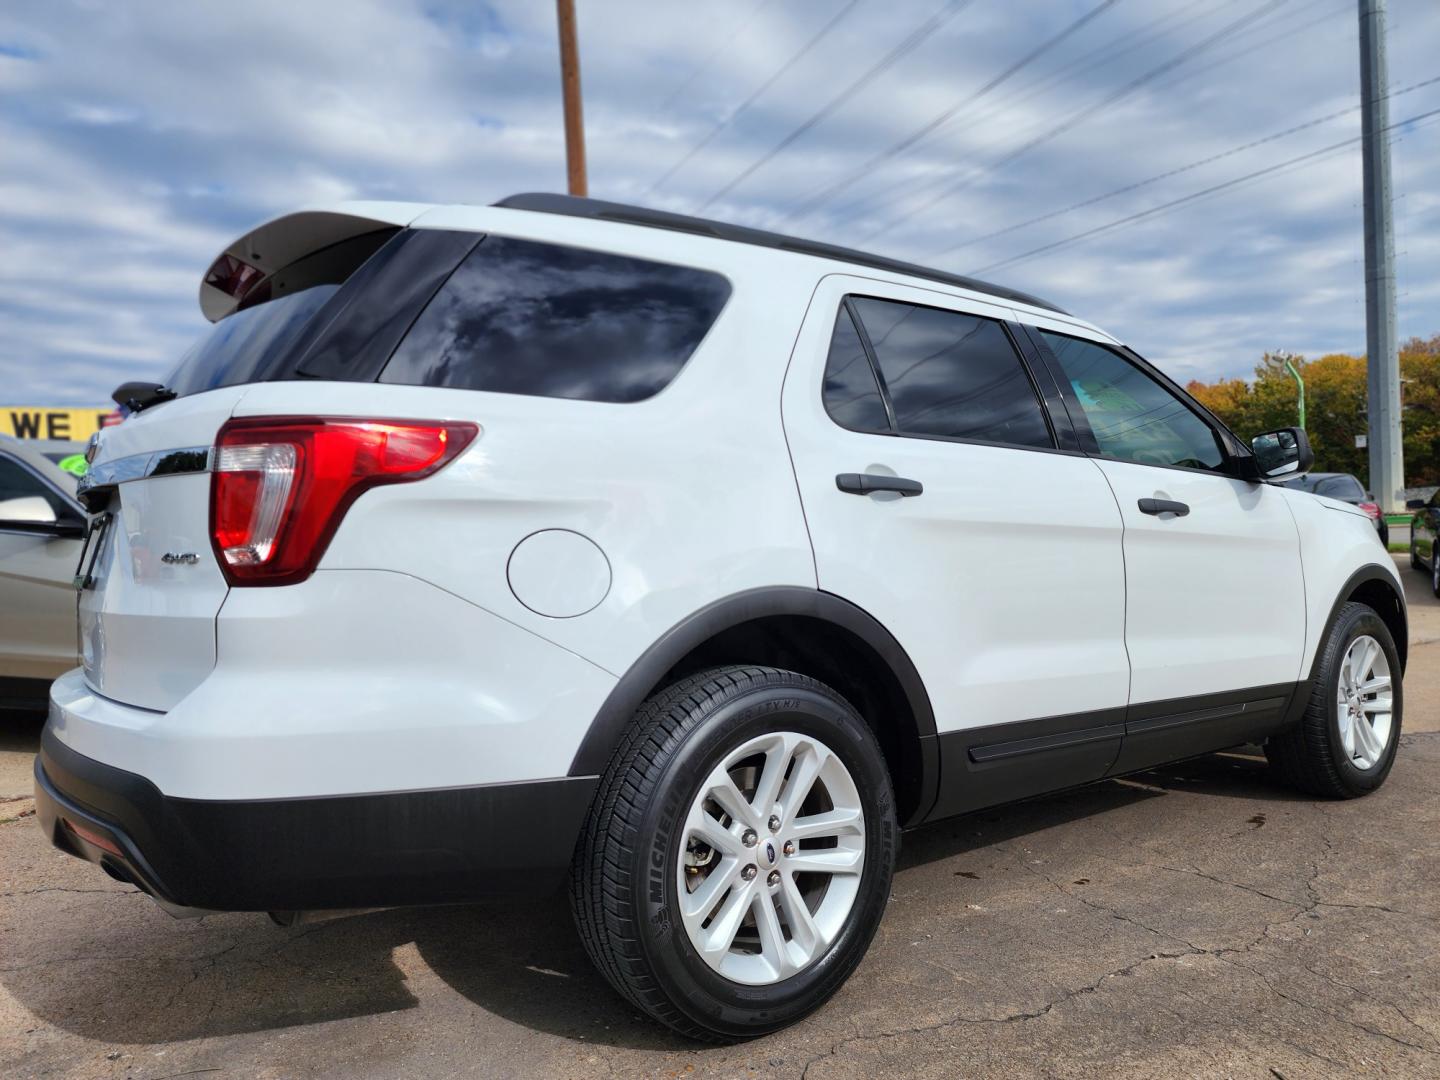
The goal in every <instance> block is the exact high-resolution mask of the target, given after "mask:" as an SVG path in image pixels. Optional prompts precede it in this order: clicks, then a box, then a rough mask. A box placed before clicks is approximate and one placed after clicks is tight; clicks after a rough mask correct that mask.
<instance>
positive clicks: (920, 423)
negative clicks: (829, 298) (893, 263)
mask: <svg viewBox="0 0 1440 1080" xmlns="http://www.w3.org/2000/svg"><path fill="white" fill-rule="evenodd" d="M851 303H852V304H853V305H854V311H855V313H856V314H857V315H858V316H859V318H860V323H861V325H862V326H863V327H864V329H865V334H866V336H867V337H868V339H869V342H870V346H871V348H872V349H873V351H874V357H875V363H876V366H877V367H878V368H879V371H880V377H881V379H882V381H883V383H884V391H883V392H884V393H887V394H888V395H889V398H890V403H891V406H892V408H893V409H894V412H895V427H896V429H897V430H898V431H899V432H900V433H901V434H903V435H920V436H927V437H931V438H945V439H965V440H973V441H976V442H989V443H1004V444H1009V445H1014V446H1029V447H1040V448H1045V449H1050V448H1053V447H1054V445H1055V443H1054V440H1053V439H1052V438H1051V436H1050V428H1049V426H1048V425H1047V424H1046V422H1045V414H1044V411H1043V407H1042V406H1041V404H1040V398H1039V396H1038V395H1037V394H1036V392H1035V387H1034V385H1033V384H1032V383H1031V382H1030V376H1029V374H1028V373H1027V372H1026V371H1025V366H1024V363H1023V362H1022V361H1021V359H1020V355H1019V354H1018V353H1017V352H1016V351H1015V348H1014V346H1013V345H1011V344H1010V338H1009V336H1008V335H1007V334H1006V333H1005V328H1004V327H1003V326H1002V325H1001V324H1000V323H998V322H996V321H995V320H994V319H986V318H981V317H979V316H976V315H965V314H961V313H960V312H957V311H947V310H944V309H942V308H931V307H923V306H921V305H919V304H906V303H899V302H896V301H893V300H876V299H873V298H869V297H854V298H852V300H851ZM842 318H843V312H842ZM837 336H838V335H837ZM831 358H832V362H833V361H834V359H835V351H834V348H833V347H832V352H831ZM854 366H855V367H856V368H858V366H859V365H858V364H856V365H854ZM857 377H858V376H857ZM827 379H828V371H827ZM832 415H834V414H833V412H832ZM846 426H849V425H846Z"/></svg>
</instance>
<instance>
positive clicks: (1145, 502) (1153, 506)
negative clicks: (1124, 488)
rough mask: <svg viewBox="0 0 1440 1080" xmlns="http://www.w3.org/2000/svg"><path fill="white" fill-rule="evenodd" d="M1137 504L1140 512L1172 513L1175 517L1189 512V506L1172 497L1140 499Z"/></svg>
mask: <svg viewBox="0 0 1440 1080" xmlns="http://www.w3.org/2000/svg"><path fill="white" fill-rule="evenodd" d="M1138 505H1139V507H1140V513H1142V514H1174V515H1175V516H1176V517H1184V516H1185V515H1186V514H1188V513H1190V507H1189V506H1187V505H1186V504H1185V503H1182V502H1176V501H1175V500H1174V499H1141V500H1140V502H1139V504H1138Z"/></svg>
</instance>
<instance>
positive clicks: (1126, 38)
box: [833, 0, 1239, 236]
mask: <svg viewBox="0 0 1440 1080" xmlns="http://www.w3.org/2000/svg"><path fill="white" fill-rule="evenodd" d="M1204 2H1205V0H1195V2H1194V3H1192V4H1191V5H1190V6H1189V7H1188V8H1185V9H1182V10H1181V11H1172V12H1170V13H1169V14H1167V15H1163V16H1161V17H1160V18H1158V19H1155V20H1153V21H1151V22H1149V23H1145V24H1143V25H1141V26H1138V27H1135V28H1134V29H1131V30H1127V31H1125V32H1124V33H1122V34H1120V35H1119V36H1118V37H1116V38H1114V39H1112V40H1111V41H1109V42H1107V43H1105V44H1104V45H1102V46H1100V47H1099V48H1096V49H1091V50H1090V51H1088V52H1086V53H1083V54H1081V55H1080V56H1078V57H1076V58H1075V59H1073V60H1071V61H1070V62H1069V63H1066V64H1062V65H1061V66H1060V67H1058V68H1056V69H1055V70H1054V71H1052V72H1051V73H1050V74H1049V75H1047V76H1044V77H1042V78H1040V79H1038V80H1036V81H1035V82H1032V83H1031V84H1030V85H1029V86H1028V87H1026V88H1024V89H1022V90H1017V91H1016V93H1015V94H1013V95H1010V96H1008V97H1001V98H1000V99H999V100H997V101H995V102H993V103H992V107H991V108H990V109H989V110H987V111H985V112H982V113H981V114H980V115H979V116H974V117H971V118H970V119H969V121H968V122H967V123H964V124H962V125H961V126H960V127H958V128H955V129H954V132H955V133H958V132H960V131H966V130H969V129H970V128H973V127H974V126H975V125H976V124H978V123H981V122H983V121H985V120H987V119H989V118H991V117H994V116H996V115H998V114H999V112H1000V111H1001V110H1002V109H1003V108H1004V107H1005V106H1007V105H1012V106H1013V105H1023V104H1024V103H1025V102H1027V101H1031V100H1033V99H1034V98H1035V97H1037V96H1039V95H1040V94H1042V93H1044V92H1045V91H1046V90H1048V89H1049V88H1050V87H1051V86H1053V85H1055V84H1056V83H1057V82H1061V81H1063V80H1064V79H1065V78H1066V76H1068V75H1070V74H1071V73H1072V72H1073V73H1076V74H1078V75H1084V74H1086V73H1088V72H1091V71H1094V70H1095V69H1097V68H1101V67H1105V66H1106V65H1108V64H1111V63H1113V62H1114V61H1116V60H1118V59H1120V58H1121V57H1122V56H1125V55H1126V54H1127V53H1131V52H1134V51H1135V50H1136V49H1141V48H1145V47H1146V46H1148V45H1149V44H1150V43H1151V42H1152V41H1154V40H1155V39H1157V38H1159V37H1161V36H1162V35H1163V34H1165V33H1166V29H1165V27H1166V26H1167V24H1174V26H1172V27H1171V30H1172V31H1173V30H1174V29H1178V28H1179V27H1182V26H1186V25H1188V24H1190V23H1193V22H1196V21H1198V20H1200V19H1203V18H1205V16H1206V15H1209V14H1213V13H1214V12H1215V11H1218V10H1220V9H1222V8H1227V7H1232V6H1234V5H1235V4H1236V3H1238V2H1239V0H1221V2H1220V3H1219V4H1218V5H1216V6H1213V7H1210V8H1209V9H1207V10H1204V11H1200V12H1198V13H1196V14H1193V15H1189V16H1188V17H1182V16H1184V13H1185V11H1188V10H1192V9H1194V8H1197V7H1202V6H1203V5H1204ZM1177 19H1178V20H1179V22H1176V20H1177ZM1127 42H1128V44H1126V43H1127ZM1087 61H1093V62H1088V63H1087ZM1077 69H1078V70H1077ZM949 179H950V178H949V177H948V176H947V175H945V174H943V173H942V174H940V175H939V176H936V177H931V178H930V179H929V180H922V181H919V182H918V183H917V185H916V188H912V191H911V194H914V192H915V190H916V189H918V190H919V191H922V192H923V191H924V190H926V189H927V188H928V189H933V188H936V187H939V186H942V185H944V184H945V183H947V182H948V181H949ZM869 201H870V196H861V197H860V198H858V199H851V200H850V201H848V202H845V203H841V204H840V205H839V206H837V207H835V208H834V210H833V213H835V214H836V215H838V216H841V217H843V216H845V215H847V214H851V213H854V212H856V211H858V210H860V209H861V208H862V207H864V206H865V204H866V203H867V202H869ZM882 231H883V227H882V228H881V229H876V230H875V231H874V232H872V233H870V234H869V235H870V236H874V235H876V234H878V233H879V232H882Z"/></svg>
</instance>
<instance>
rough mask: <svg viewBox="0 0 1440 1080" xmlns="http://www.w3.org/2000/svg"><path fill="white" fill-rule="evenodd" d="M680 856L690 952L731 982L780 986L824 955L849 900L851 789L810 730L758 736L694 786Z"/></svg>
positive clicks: (853, 869)
mask: <svg viewBox="0 0 1440 1080" xmlns="http://www.w3.org/2000/svg"><path fill="white" fill-rule="evenodd" d="M680 855H681V857H680V859H679V865H678V866H677V867H676V875H677V879H678V880H677V885H678V889H679V892H678V896H679V908H680V916H681V921H682V922H683V923H684V925H685V932H686V934H687V935H688V936H689V939H690V944H691V945H693V946H694V947H695V951H696V952H697V953H699V955H700V956H701V957H702V958H703V959H704V961H705V962H706V964H708V965H709V966H710V967H711V968H713V969H714V970H715V971H717V972H718V973H719V974H721V975H722V976H724V977H725V978H727V979H730V980H732V981H733V982H737V983H744V984H746V985H751V986H765V985H770V984H773V983H777V982H780V981H781V980H783V979H787V978H790V977H791V976H792V975H795V974H798V973H799V972H801V971H803V970H805V969H806V968H808V967H809V966H810V965H812V964H813V963H815V962H816V961H817V960H819V959H820V958H821V957H822V956H824V955H825V952H826V950H827V949H828V948H829V946H830V944H831V943H832V942H833V941H834V940H835V938H836V936H837V935H839V933H840V931H841V929H842V928H843V927H844V925H845V920H846V917H847V916H848V915H849V914H850V910H851V908H852V907H853V906H854V904H855V899H856V896H857V895H858V894H859V890H860V879H861V874H862V871H863V870H864V863H865V812H864V809H863V807H862V805H861V802H860V793H859V791H858V790H857V788H856V786H855V781H854V779H853V778H852V777H851V775H850V772H849V770H848V769H847V768H846V767H845V763H844V762H842V761H841V760H840V758H839V757H838V756H836V754H835V753H834V752H833V751H831V750H830V749H829V747H827V746H826V745H825V744H824V743H823V742H821V741H820V740H818V739H816V738H814V737H813V736H809V735H801V734H798V733H796V732H793V731H781V732H773V733H769V734H766V735H761V736H758V737H756V738H753V739H750V740H749V741H747V742H746V743H744V744H743V745H741V746H740V747H738V748H737V749H735V750H733V751H731V752H730V753H728V754H726V756H725V758H724V760H722V761H721V762H720V764H719V765H717V766H716V767H715V768H714V769H713V770H712V771H711V773H710V775H709V776H708V777H707V778H706V779H705V782H704V783H703V784H701V786H700V790H699V792H698V793H697V794H696V796H695V798H694V801H693V802H692V804H691V806H690V810H689V813H688V814H687V816H686V818H685V825H684V831H683V834H682V836H681V840H680Z"/></svg>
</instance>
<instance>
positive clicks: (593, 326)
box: [380, 236, 730, 402]
mask: <svg viewBox="0 0 1440 1080" xmlns="http://www.w3.org/2000/svg"><path fill="white" fill-rule="evenodd" d="M729 295H730V285H729V283H728V282H727V281H726V280H725V278H723V277H721V276H720V275H719V274H716V273H712V272H710V271H708V270H696V269H693V268H689V267H684V266H673V265H669V264H665V263H657V262H650V261H648V260H646V259H635V258H631V257H629V256H625V255H615V254H610V253H607V252H600V251H588V250H585V249H581V248H572V247H564V246H560V245H556V244H545V243H537V242H534V241H528V240H514V239H509V238H506V237H495V236H491V237H487V238H486V239H484V240H482V241H481V242H480V244H479V246H478V247H476V248H475V250H474V251H472V252H471V253H470V255H469V256H468V257H467V258H466V259H465V261H464V262H463V263H461V265H460V267H459V269H457V270H456V271H455V273H454V274H453V275H451V277H450V280H449V281H447V282H446V283H445V285H444V286H443V287H442V288H441V289H440V291H439V292H438V293H437V294H436V295H435V298H434V299H433V300H431V301H430V304H429V306H428V307H427V308H426V309H425V311H424V313H423V314H422V315H421V316H420V318H419V319H418V320H416V322H415V325H414V327H412V328H411V330H410V333H409V334H408V335H407V336H406V338H405V340H404V341H403V342H402V343H401V345H400V347H399V349H397V350H396V352H395V355H394V356H393V357H391V359H390V363H389V365H388V366H387V367H386V368H385V371H384V373H383V374H382V375H381V377H380V380H381V381H382V382H387V383H402V384H406V385H419V386H443V387H453V388H456V389H463V390H489V391H494V392H497V393H504V394H529V395H532V396H537V397H555V398H571V399H577V400H582V401H601V402H634V401H643V400H644V399H645V398H648V397H650V396H652V395H654V394H657V393H659V392H660V391H661V390H663V389H664V388H665V387H666V386H668V385H669V384H670V381H671V380H672V379H674V378H675V376H676V375H677V374H678V373H679V371H680V369H681V368H682V367H683V366H684V365H685V362H686V361H687V360H688V359H689V358H690V355H691V353H693V352H694V351H695V349H696V347H697V346H698V345H699V344H700V341H701V339H702V338H703V337H704V336H705V334H706V333H707V332H708V331H709V329H710V327H711V325H712V324H713V323H714V322H715V319H716V318H717V317H718V316H719V314H720V309H721V308H722V307H724V306H725V301H726V300H727V299H728V298H729Z"/></svg>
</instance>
